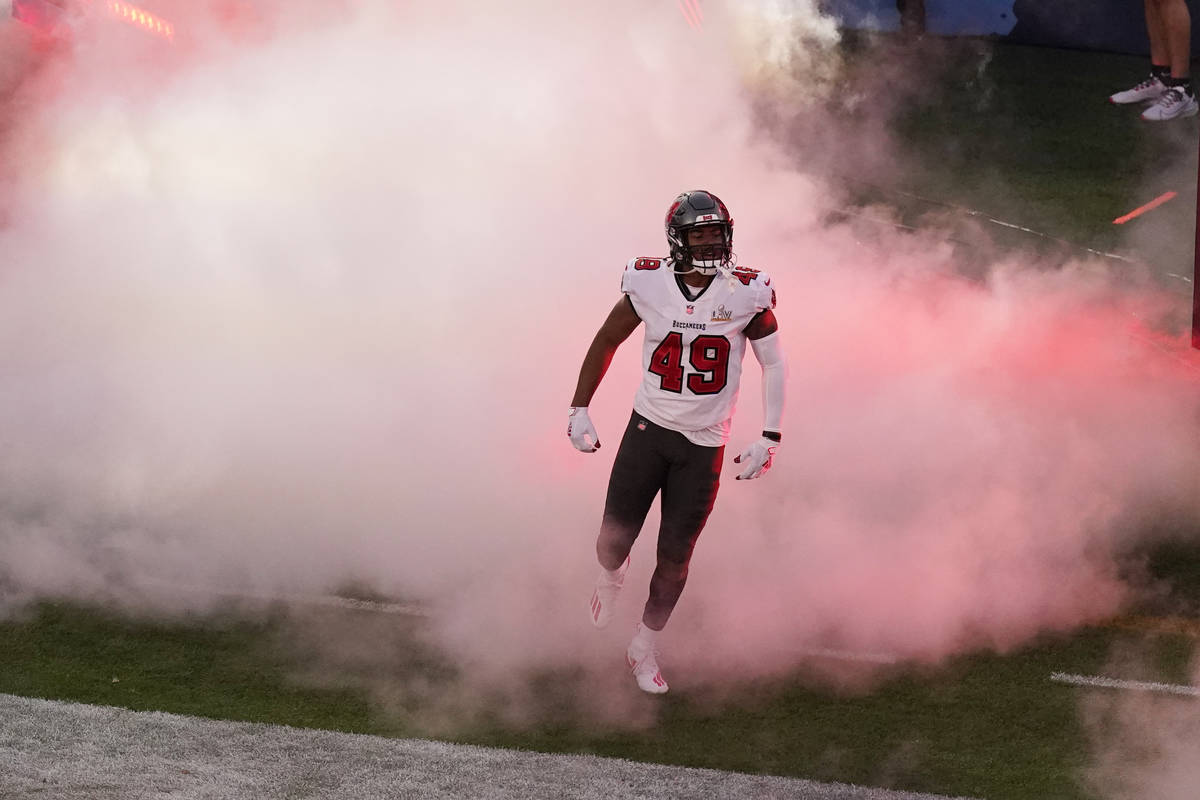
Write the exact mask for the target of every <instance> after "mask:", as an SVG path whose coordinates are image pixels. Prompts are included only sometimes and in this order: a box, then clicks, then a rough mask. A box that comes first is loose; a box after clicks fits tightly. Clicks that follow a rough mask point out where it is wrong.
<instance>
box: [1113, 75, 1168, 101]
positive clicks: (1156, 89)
mask: <svg viewBox="0 0 1200 800" xmlns="http://www.w3.org/2000/svg"><path fill="white" fill-rule="evenodd" d="M1166 91H1167V85H1166V84H1165V83H1163V82H1162V81H1161V80H1159V78H1158V76H1157V75H1151V76H1150V77H1149V78H1146V80H1144V81H1142V82H1141V83H1139V84H1138V85H1137V86H1135V87H1133V88H1132V89H1126V90H1125V91H1123V92H1117V93H1116V94H1114V95H1111V96H1110V97H1109V98H1108V102H1110V103H1116V104H1117V105H1119V106H1123V105H1125V104H1126V103H1141V102H1143V101H1145V100H1156V99H1158V98H1159V97H1162V95H1163V94H1164V93H1165V92H1166Z"/></svg>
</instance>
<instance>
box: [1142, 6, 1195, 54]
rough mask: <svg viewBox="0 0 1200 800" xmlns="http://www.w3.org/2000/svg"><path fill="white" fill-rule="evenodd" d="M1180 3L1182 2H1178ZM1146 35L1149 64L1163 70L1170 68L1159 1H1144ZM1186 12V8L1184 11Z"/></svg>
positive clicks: (1166, 38) (1165, 32)
mask: <svg viewBox="0 0 1200 800" xmlns="http://www.w3.org/2000/svg"><path fill="white" fill-rule="evenodd" d="M1180 2H1181V3H1182V2H1183V0H1180ZM1145 5H1146V34H1147V35H1148V36H1149V37H1150V63H1151V64H1152V65H1153V66H1155V67H1159V68H1162V69H1165V70H1169V69H1170V67H1171V51H1170V50H1169V49H1168V46H1167V41H1168V37H1167V29H1166V27H1165V26H1164V24H1163V9H1162V4H1161V3H1160V2H1159V0H1146V3H1145ZM1184 10H1185V11H1186V7H1185V9H1184Z"/></svg>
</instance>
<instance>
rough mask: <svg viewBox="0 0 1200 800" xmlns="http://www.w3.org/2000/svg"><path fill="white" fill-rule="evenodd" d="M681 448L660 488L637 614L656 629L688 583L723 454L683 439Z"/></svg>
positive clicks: (710, 506)
mask: <svg viewBox="0 0 1200 800" xmlns="http://www.w3.org/2000/svg"><path fill="white" fill-rule="evenodd" d="M680 438H681V439H682V438H683V437H682V436H681V437H680ZM680 451H681V455H683V456H684V457H683V458H682V459H681V460H679V461H676V462H675V463H673V464H672V466H671V470H670V472H669V473H668V475H667V481H666V485H665V486H664V487H663V491H662V525H661V527H660V528H659V532H658V562H657V564H656V565H655V568H654V575H653V577H652V578H651V579H650V596H649V598H648V599H647V600H646V607H645V610H644V612H643V614H642V623H643V624H644V625H646V627H648V628H650V629H652V630H656V631H660V630H662V629H663V628H664V627H665V626H666V624H667V620H668V619H669V618H670V616H671V612H672V611H673V610H674V609H675V604H676V603H677V602H679V596H680V594H682V593H683V587H684V584H686V583H687V575H688V564H689V563H690V562H691V559H692V550H693V549H694V548H695V546H696V540H697V539H699V538H700V532H701V531H702V530H704V525H705V523H706V522H707V521H708V515H709V514H710V513H712V509H713V504H714V503H715V502H716V498H717V489H718V487H719V485H720V480H721V464H722V461H723V459H724V454H725V448H723V447H700V446H698V445H694V444H692V443H691V442H688V441H687V440H686V439H684V440H683V444H682V445H681V447H680Z"/></svg>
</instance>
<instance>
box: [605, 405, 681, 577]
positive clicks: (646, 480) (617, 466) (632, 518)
mask: <svg viewBox="0 0 1200 800" xmlns="http://www.w3.org/2000/svg"><path fill="white" fill-rule="evenodd" d="M651 426H652V423H648V422H646V421H645V420H643V419H642V418H641V417H639V416H638V415H637V413H636V412H635V413H634V415H633V416H632V417H631V418H630V420H629V425H628V426H626V428H625V435H624V436H623V437H622V439H621V446H620V448H619V449H618V450H617V456H616V458H615V459H614V461H613V468H612V474H611V475H610V476H609V480H608V495H607V497H606V498H605V502H604V517H603V519H602V520H601V523H600V535H599V536H598V537H597V538H596V557H597V558H598V559H599V561H600V566H602V567H604V569H606V570H608V571H609V572H613V571H616V570H618V569H620V568H621V566H622V565H623V564H624V563H625V559H626V558H628V557H629V551H630V550H631V549H632V548H633V543H634V541H635V540H636V539H637V537H638V534H639V533H640V532H641V530H642V523H644V522H645V521H646V514H648V513H649V511H650V506H651V504H652V503H653V502H654V496H655V495H656V494H658V491H659V489H661V488H662V486H663V484H664V482H665V480H666V475H667V462H666V459H665V458H664V457H663V455H662V453H661V452H659V449H658V447H657V442H656V441H655V440H656V439H657V438H658V436H659V435H661V434H662V433H664V431H663V430H662V429H661V428H658V427H657V426H653V427H651Z"/></svg>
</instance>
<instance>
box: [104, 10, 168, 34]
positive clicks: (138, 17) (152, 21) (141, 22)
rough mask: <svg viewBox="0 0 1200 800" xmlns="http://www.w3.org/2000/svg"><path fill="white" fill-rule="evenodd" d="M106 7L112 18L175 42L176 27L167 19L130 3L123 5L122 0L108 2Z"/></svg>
mask: <svg viewBox="0 0 1200 800" xmlns="http://www.w3.org/2000/svg"><path fill="white" fill-rule="evenodd" d="M104 5H105V8H106V10H107V11H108V15H109V16H110V17H115V18H117V19H119V20H121V21H123V22H127V23H129V24H131V25H136V26H137V27H139V28H141V29H142V30H144V31H146V32H147V33H152V34H154V35H155V36H161V37H162V38H164V39H169V40H173V39H174V38H175V26H174V25H172V24H171V23H170V22H167V21H166V20H165V19H162V18H160V17H156V16H154V15H153V14H151V13H150V12H149V11H145V10H143V9H140V8H138V7H137V6H133V5H130V4H129V3H123V2H121V0H106V2H105V4H104Z"/></svg>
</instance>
